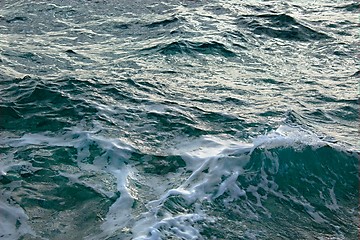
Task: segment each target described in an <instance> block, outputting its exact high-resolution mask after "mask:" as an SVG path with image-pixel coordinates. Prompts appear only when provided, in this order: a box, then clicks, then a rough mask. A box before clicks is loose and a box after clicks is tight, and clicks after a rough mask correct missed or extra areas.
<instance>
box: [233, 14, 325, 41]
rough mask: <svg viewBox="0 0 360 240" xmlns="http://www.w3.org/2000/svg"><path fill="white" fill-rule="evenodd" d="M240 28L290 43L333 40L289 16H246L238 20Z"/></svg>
mask: <svg viewBox="0 0 360 240" xmlns="http://www.w3.org/2000/svg"><path fill="white" fill-rule="evenodd" d="M238 26H239V27H242V28H243V27H246V29H247V30H250V31H252V32H253V33H255V34H257V35H266V36H268V37H271V38H279V39H282V40H289V41H314V40H325V39H330V38H331V37H330V36H328V35H327V34H325V33H323V32H320V31H316V30H314V29H312V28H310V27H308V26H306V25H304V24H303V23H300V22H299V21H297V20H296V19H295V18H293V17H291V16H289V15H287V14H261V15H246V16H243V17H240V18H239V19H238Z"/></svg>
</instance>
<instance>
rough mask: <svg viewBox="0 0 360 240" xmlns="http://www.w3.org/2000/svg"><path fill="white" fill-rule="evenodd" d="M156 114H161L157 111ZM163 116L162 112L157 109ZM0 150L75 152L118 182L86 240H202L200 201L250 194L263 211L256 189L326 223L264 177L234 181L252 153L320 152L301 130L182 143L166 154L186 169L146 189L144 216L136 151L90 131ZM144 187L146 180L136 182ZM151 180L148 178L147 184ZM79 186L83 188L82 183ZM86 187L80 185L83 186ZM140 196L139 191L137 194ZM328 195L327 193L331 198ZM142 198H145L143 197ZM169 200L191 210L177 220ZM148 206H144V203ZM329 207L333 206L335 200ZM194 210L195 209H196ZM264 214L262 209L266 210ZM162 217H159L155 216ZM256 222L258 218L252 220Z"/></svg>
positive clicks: (81, 162)
mask: <svg viewBox="0 0 360 240" xmlns="http://www.w3.org/2000/svg"><path fill="white" fill-rule="evenodd" d="M156 110H159V109H156ZM160 110H161V109H160ZM0 143H2V144H5V143H6V144H9V145H10V146H15V147H20V146H26V145H46V146H60V147H61V146H64V147H74V148H76V149H77V152H78V155H77V159H76V161H77V163H78V166H79V167H80V168H81V169H83V170H85V171H95V172H99V173H100V172H107V173H109V174H112V175H113V176H114V177H115V179H116V186H117V187H116V188H117V191H118V192H119V193H120V197H119V198H118V199H117V200H116V201H115V202H114V203H113V205H112V206H111V207H110V209H109V211H108V213H107V215H106V217H105V221H104V222H103V224H102V225H101V229H102V230H103V233H101V234H100V235H96V236H89V237H88V239H99V238H107V237H109V236H113V235H116V234H117V233H118V232H119V230H121V229H129V228H131V232H132V237H133V238H134V239H161V238H162V237H164V235H163V234H164V232H167V233H168V234H173V235H176V236H178V237H180V238H183V239H201V235H200V233H199V229H197V228H196V224H197V222H199V221H201V220H203V219H207V220H208V219H209V216H207V215H206V214H205V213H204V212H203V211H202V209H201V206H202V205H201V203H202V202H204V201H214V200H215V199H217V198H219V197H222V196H225V195H226V199H225V200H224V201H226V203H231V202H232V201H234V200H236V199H239V198H240V197H243V196H246V194H252V195H253V196H254V197H255V198H256V199H257V203H256V205H257V206H258V207H261V208H263V207H262V203H261V201H262V199H263V196H260V195H259V193H258V190H259V188H262V189H265V190H266V191H268V192H271V193H273V194H274V195H275V196H277V197H280V198H282V199H284V200H291V201H294V202H296V203H298V204H301V205H302V206H304V209H305V210H306V211H307V212H308V214H309V215H310V216H311V217H313V219H314V220H315V221H317V222H322V221H326V220H325V219H324V218H323V217H322V216H321V214H320V213H317V212H316V211H315V209H314V208H312V206H311V205H309V204H308V203H307V202H304V201H301V200H299V199H289V197H288V196H284V195H283V194H282V193H281V192H277V191H276V190H277V185H276V184H275V183H274V182H269V180H268V178H267V175H266V173H265V172H264V171H261V173H260V174H261V181H260V183H259V184H258V185H257V186H250V187H247V188H244V187H243V186H241V184H240V183H239V181H237V179H238V177H239V176H241V175H242V174H243V173H244V169H243V167H244V166H245V165H246V164H247V163H248V162H249V160H250V157H251V153H252V152H253V151H254V150H255V149H256V148H263V149H271V148H276V147H287V146H290V147H294V148H301V147H302V146H308V145H310V146H315V147H316V146H321V145H324V144H325V143H324V142H322V141H321V140H319V139H318V138H317V136H315V135H314V134H312V133H311V132H308V131H304V130H302V129H299V128H294V127H289V126H280V127H279V128H278V129H277V130H276V131H273V132H271V133H269V134H267V135H262V136H259V137H256V138H254V139H253V141H252V143H246V142H241V141H236V140H234V139H231V138H230V137H227V136H218V137H215V136H202V137H200V138H199V139H195V140H192V141H184V142H183V143H181V144H179V145H177V146H176V147H175V148H174V149H172V150H169V152H170V153H169V154H170V155H180V156H181V157H182V158H183V159H184V161H185V163H186V167H185V168H186V169H185V171H184V172H185V173H186V174H187V175H185V173H184V174H183V175H182V177H181V178H175V179H174V181H176V182H175V183H173V184H172V185H173V186H172V188H170V189H169V188H168V187H167V185H166V184H167V183H166V182H162V181H161V179H164V178H165V177H166V176H158V178H159V180H158V181H156V184H154V185H152V184H151V182H148V183H146V184H147V186H148V187H149V188H150V191H151V192H153V193H156V194H158V197H154V198H153V199H152V200H151V201H148V199H139V201H145V202H144V204H145V206H146V209H145V210H142V212H140V213H139V212H137V213H134V212H133V204H134V201H135V200H136V199H137V193H136V191H135V189H136V187H134V186H132V185H131V183H130V182H129V180H139V179H137V178H138V177H137V175H136V174H135V172H136V171H137V170H136V167H135V164H131V163H130V164H125V160H128V159H129V158H130V156H131V152H133V151H135V150H134V148H133V147H131V146H130V145H128V144H125V143H124V142H122V141H120V140H119V139H111V138H105V137H102V136H100V135H99V134H98V132H96V131H93V132H90V131H81V130H79V129H73V130H71V131H70V132H68V133H66V134H65V135H64V136H61V137H49V136H46V135H40V134H27V135H24V136H23V137H22V138H20V139H7V140H1V142H0ZM92 144H95V145H96V146H98V147H99V148H100V149H101V150H102V153H101V154H100V156H96V157H95V158H94V160H93V162H91V163H88V162H87V159H88V158H89V157H90V146H91V145H92ZM266 154H268V156H267V157H268V158H269V159H270V160H272V161H273V162H274V169H272V171H274V173H276V172H277V171H278V168H279V163H278V159H277V157H276V156H272V155H271V153H270V152H268V153H266ZM63 175H64V176H67V177H68V178H69V179H72V181H79V180H78V179H79V175H71V174H66V173H64V174H63ZM139 178H142V180H143V181H147V179H146V176H139ZM149 179H151V178H150V177H149V178H148V180H149ZM80 183H81V182H80ZM82 184H84V183H82ZM87 186H90V187H92V188H94V189H96V191H98V192H102V193H103V194H105V195H107V196H109V195H111V193H109V192H108V191H106V190H104V189H102V187H101V184H99V185H92V184H88V185H87ZM138 191H141V189H138ZM330 194H331V193H330ZM143 195H144V194H143ZM172 196H178V197H180V198H181V199H183V200H184V201H185V203H186V204H187V205H188V206H191V211H190V212H184V213H181V212H178V213H177V214H173V213H170V212H169V211H164V204H165V202H166V201H167V200H169V198H170V197H172ZM147 201H148V202H147ZM333 203H334V204H336V202H335V201H334V199H333ZM194 206H196V207H194ZM264 212H266V209H265V208H264ZM159 213H161V214H159ZM255 217H256V216H255Z"/></svg>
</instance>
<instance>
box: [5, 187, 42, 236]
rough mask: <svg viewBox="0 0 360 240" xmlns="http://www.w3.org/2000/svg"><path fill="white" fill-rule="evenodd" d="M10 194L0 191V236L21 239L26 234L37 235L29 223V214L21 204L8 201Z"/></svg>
mask: <svg viewBox="0 0 360 240" xmlns="http://www.w3.org/2000/svg"><path fill="white" fill-rule="evenodd" d="M8 199H9V196H6V193H5V192H1V193H0V238H1V239H19V238H21V237H22V236H24V235H27V234H29V235H33V236H36V235H35V232H34V231H33V230H32V229H31V227H30V226H29V224H28V216H27V215H26V213H25V212H24V210H23V209H22V208H21V207H20V206H16V205H10V204H8V203H6V202H7V201H8Z"/></svg>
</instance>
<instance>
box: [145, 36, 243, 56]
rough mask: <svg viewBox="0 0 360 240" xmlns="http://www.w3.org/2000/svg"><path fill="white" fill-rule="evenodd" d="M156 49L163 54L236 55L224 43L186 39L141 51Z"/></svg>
mask: <svg viewBox="0 0 360 240" xmlns="http://www.w3.org/2000/svg"><path fill="white" fill-rule="evenodd" d="M154 50H155V51H156V52H160V53H162V54H164V55H176V54H187V55H194V54H209V55H220V56H223V57H236V53H234V52H233V51H231V50H229V49H228V48H227V47H226V46H225V45H224V44H222V43H219V42H216V41H212V42H191V41H186V40H181V41H176V42H172V43H169V44H159V45H156V46H153V47H150V48H146V49H143V50H142V51H146V52H148V51H151V52H153V51H154Z"/></svg>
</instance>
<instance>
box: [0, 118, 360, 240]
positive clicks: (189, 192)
mask: <svg viewBox="0 0 360 240" xmlns="http://www.w3.org/2000/svg"><path fill="white" fill-rule="evenodd" d="M100 133H101V131H84V130H81V129H79V128H73V129H69V131H68V133H66V134H64V135H63V136H47V135H46V134H45V135H44V134H26V135H24V136H23V137H21V138H19V139H12V138H6V139H3V140H1V141H0V146H2V149H3V150H2V151H3V152H4V151H5V150H4V149H6V146H8V147H11V148H16V149H18V150H17V151H18V152H23V153H22V154H21V155H15V156H13V158H14V159H12V160H11V162H12V164H13V162H14V160H15V162H17V166H20V167H15V166H14V165H12V166H10V165H11V164H10V163H8V162H4V163H3V164H9V165H8V166H7V167H3V168H2V169H3V170H2V172H1V176H0V180H1V182H2V183H3V184H5V185H6V186H9V185H11V184H15V183H16V182H18V181H19V180H20V179H23V181H25V182H28V181H29V180H31V181H32V184H33V185H39V190H32V191H31V192H29V193H26V192H25V193H22V195H21V196H22V197H21V198H17V197H15V199H16V201H18V202H17V204H18V206H19V207H20V206H23V207H24V209H25V210H26V212H27V213H28V214H30V215H29V216H28V219H30V220H31V221H33V219H34V217H35V216H34V215H33V214H34V211H33V210H32V208H39V207H40V208H41V209H44V208H45V209H47V210H46V211H49V212H51V211H53V210H59V209H58V207H56V206H57V204H60V203H61V202H62V204H63V207H61V206H59V207H61V209H62V211H65V210H66V209H68V208H71V204H73V205H74V206H79V209H80V210H79V212H78V213H81V214H84V212H82V210H81V209H83V208H82V206H87V208H88V215H89V216H94V215H96V212H97V211H98V210H96V207H95V205H96V204H95V202H94V201H95V200H96V201H101V202H102V204H101V209H102V210H101V214H100V216H99V218H97V219H98V220H96V221H95V220H93V221H92V224H91V229H92V230H90V225H89V226H87V227H89V228H88V230H86V231H82V233H86V232H87V233H88V235H86V236H82V237H85V238H87V239H99V238H107V237H117V238H121V239H131V238H133V239H162V238H168V237H171V236H173V237H182V238H184V239H193V238H194V237H197V238H199V239H203V238H210V237H211V235H215V236H218V237H220V238H226V239H231V238H236V237H239V234H240V235H241V234H242V235H241V237H243V238H245V239H247V238H250V237H249V236H251V235H253V236H256V237H259V238H263V237H265V236H267V237H268V236H273V237H275V236H279V235H280V236H284V237H285V236H287V237H289V234H290V233H289V232H290V231H291V234H290V235H293V236H301V237H302V238H306V236H307V234H312V235H313V234H317V235H318V236H333V237H339V238H342V237H345V238H352V237H354V236H356V234H357V230H356V229H357V228H356V227H357V220H358V219H357V212H358V211H356V210H354V211H351V209H357V208H358V202H357V199H358V198H357V194H358V182H359V177H358V168H357V165H358V158H357V157H358V153H357V152H354V151H349V150H346V149H343V148H341V147H339V146H337V145H335V144H332V143H328V142H325V141H323V140H320V139H319V138H318V137H317V136H316V135H314V134H313V133H311V132H309V131H305V130H303V129H300V128H296V127H289V126H286V125H283V126H280V127H279V128H278V129H277V130H276V131H273V132H271V133H269V134H267V135H261V136H259V137H256V138H254V139H253V140H252V141H251V142H249V143H245V142H239V141H236V140H232V139H226V138H224V137H216V136H206V135H204V136H201V137H199V138H198V139H194V140H186V141H185V140H182V141H181V143H179V144H177V145H176V146H174V147H173V148H171V149H169V150H168V154H166V155H152V154H151V155H149V154H147V153H144V152H141V151H140V150H138V149H136V148H135V147H134V146H131V145H129V144H128V143H126V142H124V141H122V140H120V139H117V138H106V137H103V136H101V134H100ZM5 152H6V151H5ZM44 152H47V154H45V155H44ZM49 154H50V155H49ZM9 156H10V155H9ZM31 156H32V157H31ZM29 157H30V158H29ZM49 157H50V159H56V161H54V162H53V163H50V168H49V166H48V167H46V168H45V165H44V164H46V165H49V163H48V161H45V159H49ZM26 159H29V160H28V161H27V162H26ZM45 169H48V170H45ZM138 173H141V174H138ZM50 176H56V178H54V179H52V180H51V178H50ZM39 177H41V178H43V179H48V181H49V182H48V187H50V189H51V188H53V190H51V195H49V196H47V195H46V191H43V190H41V187H40V186H42V185H43V184H44V183H42V181H41V180H40V178H39ZM64 181H65V182H68V184H67V185H65V186H63V187H61V189H62V190H61V191H60V189H59V190H56V189H57V188H58V187H59V186H60V185H61V184H60V183H62V182H64ZM74 184H75V185H74ZM57 185H58V187H57ZM62 185H63V184H62ZM51 186H52V187H51ZM20 189H21V188H16V189H14V190H12V191H13V194H12V195H13V196H17V195H18V193H17V192H18V191H21V190H20ZM76 189H77V190H76ZM72 191H80V192H82V193H81V194H82V195H79V197H78V198H77V199H73V198H72V197H71V196H72V194H73V193H72V194H70V192H72ZM62 192H67V193H69V194H62ZM28 194H29V195H28ZM33 196H38V197H37V198H39V199H48V200H46V205H44V203H45V202H44V203H43V204H40V202H39V200H36V201H35V202H34V201H33V200H32V202H33V204H29V202H28V201H29V200H27V199H29V198H30V199H33ZM49 198H55V199H54V200H51V199H49ZM26 201H27V202H26ZM86 203H87V204H88V205H84V204H86ZM39 204H40V205H39ZM64 204H65V205H64ZM14 206H15V205H14ZM19 207H18V208H19ZM19 209H20V210H21V209H22V208H21V207H20V208H19ZM106 209H107V210H106ZM20 210H19V211H20ZM74 211H77V210H75V209H74ZM217 216H222V217H217ZM295 218H296V219H297V220H296V221H295V220H294V219H295ZM23 219H27V218H26V217H25V218H23ZM59 221H69V222H68V224H71V222H72V220H70V219H68V218H66V219H63V220H59ZM76 221H78V222H77V223H76V224H75V225H81V224H85V223H83V222H81V221H82V220H81V219H76ZM83 221H84V222H86V221H89V220H86V221H85V220H83ZM290 223H291V225H290ZM22 224H24V226H25V225H26V224H29V223H28V222H27V221H25V220H24V221H23V223H22ZM279 224H282V225H283V228H282V229H278V225H279ZM304 225H306V226H308V227H307V229H304V228H303V226H304ZM32 226H33V225H32ZM222 226H229V227H230V228H231V229H233V231H230V229H227V230H226V229H223V227H222ZM83 227H84V226H83ZM72 230H73V231H76V229H74V228H73V229H72ZM31 231H34V232H36V234H39V233H38V231H35V230H31ZM31 231H30V230H29V232H31ZM69 231H70V230H69ZM34 232H31V234H35V233H34ZM15 233H17V234H20V233H19V232H16V231H15ZM15 233H13V234H15ZM62 234H63V235H62V236H66V234H65V233H62ZM68 234H71V231H70V232H68ZM48 237H51V235H49V236H48Z"/></svg>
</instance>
